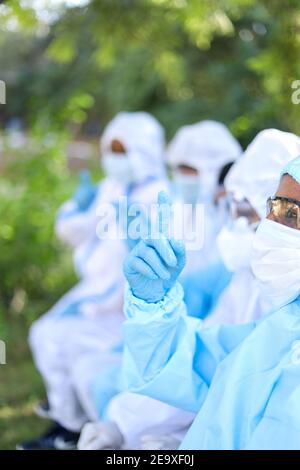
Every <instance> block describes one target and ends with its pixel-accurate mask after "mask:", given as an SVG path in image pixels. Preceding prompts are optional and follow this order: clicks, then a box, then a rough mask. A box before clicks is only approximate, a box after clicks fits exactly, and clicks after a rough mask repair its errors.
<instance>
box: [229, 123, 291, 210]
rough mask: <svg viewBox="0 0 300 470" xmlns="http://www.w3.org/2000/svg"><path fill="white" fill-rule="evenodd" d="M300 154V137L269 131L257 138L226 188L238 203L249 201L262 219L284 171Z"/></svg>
mask: <svg viewBox="0 0 300 470" xmlns="http://www.w3.org/2000/svg"><path fill="white" fill-rule="evenodd" d="M299 154H300V138H299V137H298V136H296V135H295V134H292V133H289V132H283V131H279V130H277V129H266V130H264V131H262V132H260V133H259V134H257V136H256V137H255V139H254V140H253V141H252V142H251V144H250V145H249V146H248V148H247V150H246V151H245V153H244V154H243V156H242V157H241V158H240V159H239V161H238V162H236V164H235V165H234V166H233V167H232V169H231V170H230V171H229V173H228V175H227V177H226V179H225V187H226V190H227V191H228V192H231V193H232V194H233V195H234V197H235V198H236V199H237V200H242V199H244V198H246V199H248V201H249V202H250V204H251V205H252V206H253V208H254V209H255V210H256V212H257V214H258V215H259V216H260V218H264V217H265V216H266V201H267V199H268V197H269V196H273V195H274V193H275V191H276V189H277V186H278V183H279V180H280V171H281V170H282V167H283V166H284V165H286V164H287V163H288V162H289V161H290V160H292V159H294V158H295V157H296V156H298V155H299Z"/></svg>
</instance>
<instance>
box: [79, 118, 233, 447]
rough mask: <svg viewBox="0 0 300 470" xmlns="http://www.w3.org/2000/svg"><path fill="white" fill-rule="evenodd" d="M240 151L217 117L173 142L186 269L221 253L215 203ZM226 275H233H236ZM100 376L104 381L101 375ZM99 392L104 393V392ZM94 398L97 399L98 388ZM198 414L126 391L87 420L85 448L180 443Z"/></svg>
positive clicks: (177, 209) (178, 217)
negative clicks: (101, 413) (186, 243)
mask: <svg viewBox="0 0 300 470" xmlns="http://www.w3.org/2000/svg"><path fill="white" fill-rule="evenodd" d="M240 154H241V147H240V145H239V144H238V142H237V141H236V140H235V139H234V137H233V136H232V135H231V134H230V132H229V131H228V129H227V128H226V127H225V126H224V125H223V124H221V123H218V122H214V121H203V122H201V123H198V124H194V125H191V126H185V127H183V128H182V129H181V130H179V131H178V132H177V134H176V135H175V137H174V139H173V141H171V143H170V144H169V148H168V152H167V155H168V162H169V164H170V166H171V168H172V171H173V174H174V197H175V200H174V202H175V204H174V206H173V208H174V214H173V217H172V219H173V221H174V223H175V224H176V228H175V230H177V231H178V232H179V233H180V235H183V236H184V235H185V233H187V236H188V237H189V240H190V243H191V249H188V250H187V253H188V256H187V263H186V265H185V269H184V272H185V273H187V272H189V271H192V270H194V269H195V268H196V267H197V268H199V267H200V266H202V267H204V266H205V265H206V264H208V263H209V261H210V259H212V258H215V259H217V258H218V257H217V255H216V246H215V239H216V235H217V232H218V230H219V229H220V227H221V222H223V221H224V219H223V217H222V218H220V216H221V211H220V212H218V205H217V204H215V202H216V200H217V201H219V200H220V199H221V196H222V195H223V194H222V193H221V191H222V190H224V189H223V182H224V178H225V176H226V174H227V172H228V171H229V169H230V167H231V165H232V163H233V161H234V160H235V159H236V158H237V157H239V155H240ZM197 204H199V206H200V209H202V207H203V205H204V213H203V216H202V212H200V213H199V214H200V216H201V217H199V216H198V219H200V220H198V224H194V222H195V219H196V218H197V216H196V211H197V207H196V206H197ZM220 205H221V204H220ZM186 209H188V210H187V211H186ZM184 211H186V212H184ZM223 215H224V214H222V216H223ZM203 217H204V220H203ZM219 219H220V220H219ZM203 224H204V226H205V233H204V234H203V236H202V237H199V241H198V244H197V241H196V244H195V242H193V241H192V238H191V232H192V230H195V228H192V227H193V225H196V230H197V225H198V226H199V225H200V227H198V230H199V231H200V230H201V228H202V226H203ZM182 229H183V230H182ZM202 239H203V240H204V244H203V243H202ZM197 245H199V246H197ZM218 267H219V264H218V266H215V265H214V268H215V269H218ZM220 269H221V272H222V273H223V272H224V271H225V269H224V267H223V266H221V268H220ZM226 274H227V277H226V279H228V278H229V276H230V274H229V273H226ZM98 381H99V382H100V381H101V377H100V376H99V379H98ZM96 383H97V381H95V384H94V385H95V389H96V390H97V387H96ZM99 385H100V386H101V383H100V384H99ZM97 394H98V396H99V394H101V392H100V393H99V392H98V393H97ZM94 400H95V401H97V398H96V393H94ZM140 410H143V411H142V413H141V412H140ZM99 418H100V416H99ZM99 418H98V419H99ZM193 418H194V414H193V413H189V412H186V411H183V410H181V409H179V408H174V407H171V406H169V405H167V404H165V403H162V402H159V401H157V400H154V399H151V398H149V397H146V396H141V395H136V394H132V393H130V392H126V391H125V392H122V393H120V394H118V395H116V396H114V397H113V398H112V399H111V401H110V402H109V405H108V407H107V409H106V411H105V414H104V416H102V420H101V421H100V422H96V423H88V424H86V425H85V427H84V428H83V430H82V433H81V437H80V440H79V448H80V449H82V450H85V449H102V448H107V447H109V448H111V447H113V448H118V447H120V446H121V445H122V446H123V447H125V448H141V447H142V448H143V446H145V447H146V448H148V447H149V446H151V448H152V449H157V448H159V449H169V448H174V447H178V445H179V443H180V441H181V440H182V438H183V436H184V434H185V432H186V430H187V427H188V426H189V425H190V424H191V422H192V420H193Z"/></svg>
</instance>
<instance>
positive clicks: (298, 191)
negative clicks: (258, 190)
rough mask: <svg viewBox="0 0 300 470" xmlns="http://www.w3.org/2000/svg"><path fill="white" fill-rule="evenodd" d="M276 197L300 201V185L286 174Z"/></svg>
mask: <svg viewBox="0 0 300 470" xmlns="http://www.w3.org/2000/svg"><path fill="white" fill-rule="evenodd" d="M276 196H281V197H289V198H292V199H297V200H298V201H300V185H299V183H297V181H296V180H294V178H292V177H291V176H290V175H288V174H285V175H283V176H282V178H281V180H280V183H279V186H278V189H277V191H276Z"/></svg>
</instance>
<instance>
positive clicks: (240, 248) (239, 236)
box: [217, 217, 254, 272]
mask: <svg viewBox="0 0 300 470" xmlns="http://www.w3.org/2000/svg"><path fill="white" fill-rule="evenodd" d="M253 237H254V228H253V227H252V226H251V225H249V224H248V220H247V219H246V218H245V217H239V218H238V219H236V220H235V221H234V223H233V225H232V226H231V227H230V228H229V227H223V228H222V230H221V232H220V233H219V235H218V236H217V246H218V249H219V251H220V255H221V257H222V259H223V262H224V264H225V266H226V268H227V269H228V270H229V271H232V272H235V271H238V270H240V269H246V268H250V260H251V253H252V243H253Z"/></svg>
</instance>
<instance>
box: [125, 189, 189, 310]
mask: <svg viewBox="0 0 300 470" xmlns="http://www.w3.org/2000/svg"><path fill="white" fill-rule="evenodd" d="M168 204H169V198H168V195H167V194H166V193H165V192H163V191H162V192H160V193H159V195H158V216H159V224H158V227H157V230H156V231H155V235H154V236H153V237H152V238H151V237H150V238H147V239H144V240H141V241H140V242H139V243H138V244H137V246H136V247H135V248H134V249H133V250H132V251H131V253H130V254H129V255H128V256H127V258H126V259H125V262H124V274H125V276H126V278H127V281H128V283H129V286H130V287H131V290H132V293H133V295H134V296H135V297H138V298H139V299H142V300H145V301H146V302H148V303H154V302H158V301H160V300H161V299H162V298H163V297H164V296H165V295H166V293H167V292H168V291H169V290H170V289H171V288H172V287H173V285H174V284H175V282H176V279H177V278H178V276H179V274H180V273H181V271H182V269H183V267H184V265H185V248H184V244H183V243H182V241H179V240H174V239H169V226H168V220H167V218H166V213H165V207H164V205H168Z"/></svg>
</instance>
